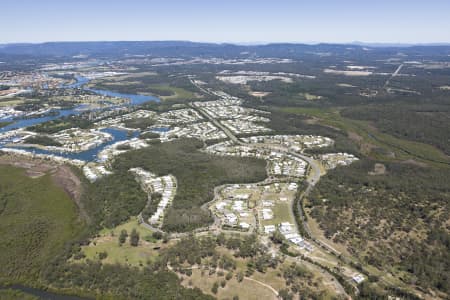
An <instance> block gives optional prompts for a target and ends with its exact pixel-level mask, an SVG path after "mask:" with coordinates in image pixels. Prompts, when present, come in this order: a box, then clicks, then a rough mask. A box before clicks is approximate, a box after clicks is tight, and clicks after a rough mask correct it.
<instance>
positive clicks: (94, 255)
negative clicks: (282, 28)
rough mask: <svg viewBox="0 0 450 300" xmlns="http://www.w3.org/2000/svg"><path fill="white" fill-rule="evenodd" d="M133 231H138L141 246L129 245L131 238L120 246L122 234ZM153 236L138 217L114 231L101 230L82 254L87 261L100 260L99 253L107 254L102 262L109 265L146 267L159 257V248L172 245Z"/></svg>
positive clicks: (84, 248) (83, 248) (84, 247)
mask: <svg viewBox="0 0 450 300" xmlns="http://www.w3.org/2000/svg"><path fill="white" fill-rule="evenodd" d="M133 229H136V231H137V232H138V233H139V236H140V242H139V245H138V246H137V247H132V246H131V245H130V243H129V238H128V239H127V240H126V242H125V243H124V244H123V245H119V242H118V238H119V235H120V232H121V231H122V230H126V231H127V233H128V234H130V233H131V231H132V230H133ZM151 234H152V231H150V230H149V229H147V228H144V227H142V226H140V225H139V224H138V222H137V219H136V217H133V218H131V219H130V220H129V221H128V222H126V223H124V224H121V225H119V226H117V227H115V228H113V229H107V228H105V229H103V230H101V231H100V232H99V234H98V236H97V237H96V238H94V239H93V240H92V241H91V243H90V244H89V245H87V246H83V247H82V252H83V253H84V254H85V255H86V259H90V260H98V259H99V253H101V252H106V253H107V257H106V258H105V259H103V260H102V262H103V263H107V264H114V263H119V264H123V265H128V266H134V267H139V266H145V265H146V263H147V262H148V261H153V260H154V259H155V258H156V257H157V256H158V251H159V248H165V247H167V246H168V245H170V243H168V244H163V243H162V242H161V241H155V240H154V239H152V238H151ZM148 241H150V242H148ZM155 248H156V249H155Z"/></svg>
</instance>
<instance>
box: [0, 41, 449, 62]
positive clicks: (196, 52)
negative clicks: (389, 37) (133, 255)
mask: <svg viewBox="0 0 450 300" xmlns="http://www.w3.org/2000/svg"><path fill="white" fill-rule="evenodd" d="M367 47H369V48H373V49H377V50H378V51H381V50H380V48H383V50H382V51H384V52H385V53H389V52H392V53H396V52H398V51H399V50H402V51H406V50H407V51H414V49H420V50H421V51H423V48H424V47H429V50H428V51H430V52H432V53H433V54H444V55H449V54H450V52H449V50H450V44H444V43H443V44H424V45H407V44H382V43H379V44H378V43H374V44H373V43H361V42H353V43H349V44H324V43H322V44H296V43H274V44H262V45H252V44H248V45H244V44H228V43H223V44H215V43H197V42H189V41H112V42H111V41H99V42H47V43H40V44H31V43H20V44H2V45H0V54H4V55H5V54H7V55H22V56H23V55H26V56H35V57H40V56H59V57H73V56H76V55H80V54H83V55H89V56H91V57H110V56H117V55H124V56H125V55H152V56H172V57H173V56H177V57H193V56H201V57H213V56H214V57H225V58H226V57H237V56H241V55H243V54H245V55H246V56H248V54H249V53H251V54H256V55H259V56H264V57H268V56H272V57H286V58H298V57H301V56H304V55H305V54H311V53H334V54H339V53H344V52H348V51H361V52H362V51H366V50H367V49H366V48H367Z"/></svg>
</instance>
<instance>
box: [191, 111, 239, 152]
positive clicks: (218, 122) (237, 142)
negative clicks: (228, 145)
mask: <svg viewBox="0 0 450 300" xmlns="http://www.w3.org/2000/svg"><path fill="white" fill-rule="evenodd" d="M189 106H190V107H192V108H193V109H195V110H196V111H198V112H199V113H200V114H201V115H202V116H203V117H205V118H206V119H208V120H209V121H210V122H211V123H213V124H214V125H215V126H216V127H218V128H219V129H220V130H222V131H223V132H224V133H225V134H226V135H227V137H228V138H229V139H230V140H232V141H233V142H235V143H236V144H242V142H241V141H240V140H239V139H238V138H237V137H236V136H235V135H234V134H233V133H232V132H231V131H230V130H229V129H228V128H227V127H225V126H224V125H222V123H220V121H218V120H217V119H215V118H213V117H212V116H211V115H210V114H208V113H207V112H206V110H204V109H203V108H202V107H198V106H197V105H195V104H194V103H189Z"/></svg>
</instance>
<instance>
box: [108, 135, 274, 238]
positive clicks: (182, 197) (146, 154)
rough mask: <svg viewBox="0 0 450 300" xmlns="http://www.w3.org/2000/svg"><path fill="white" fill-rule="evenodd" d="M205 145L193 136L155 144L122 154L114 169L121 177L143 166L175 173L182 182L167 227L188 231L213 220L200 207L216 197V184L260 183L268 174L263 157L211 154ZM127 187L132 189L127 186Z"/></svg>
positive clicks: (179, 183) (169, 212) (165, 222)
mask: <svg viewBox="0 0 450 300" xmlns="http://www.w3.org/2000/svg"><path fill="white" fill-rule="evenodd" d="M202 147H203V143H202V142H201V141H198V140H193V139H180V140H177V141H174V142H170V143H162V144H155V145H152V146H151V147H149V148H145V149H141V150H135V151H130V152H128V153H125V154H123V155H121V156H120V157H118V159H117V160H116V161H115V162H114V164H113V169H114V170H115V172H116V174H118V175H117V176H129V175H127V174H128V173H129V172H128V170H129V169H130V168H133V167H140V166H145V168H146V169H148V170H151V172H154V173H156V174H157V175H160V176H162V175H167V174H172V175H174V176H175V177H176V178H177V182H178V187H177V194H176V196H175V199H174V201H173V205H172V207H171V208H169V209H168V211H167V214H166V217H165V220H164V229H166V230H168V231H187V230H191V229H194V228H197V227H201V226H205V225H208V224H209V223H210V222H211V221H212V219H211V216H210V213H209V212H208V211H206V210H203V209H201V208H200V207H201V205H203V204H204V203H206V202H208V201H211V200H212V199H213V190H214V187H216V186H218V185H222V184H226V183H236V182H257V181H261V180H263V179H264V178H265V177H266V171H265V161H263V160H257V159H253V158H233V157H216V156H211V155H208V154H206V153H203V152H201V151H200V149H201V148H202ZM119 174H120V175H119ZM122 187H123V185H122ZM123 190H124V191H127V190H129V188H127V187H124V188H123ZM142 208H143V205H142V206H141V209H142Z"/></svg>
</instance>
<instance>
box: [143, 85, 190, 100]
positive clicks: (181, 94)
mask: <svg viewBox="0 0 450 300" xmlns="http://www.w3.org/2000/svg"><path fill="white" fill-rule="evenodd" d="M150 88H151V89H152V90H154V93H155V94H156V96H159V97H160V98H161V99H163V100H179V99H194V98H196V97H195V95H194V94H193V93H192V92H190V91H188V90H185V89H183V88H179V87H174V86H169V85H151V86H150ZM158 91H163V92H170V93H172V95H170V96H163V95H160V94H158Z"/></svg>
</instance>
